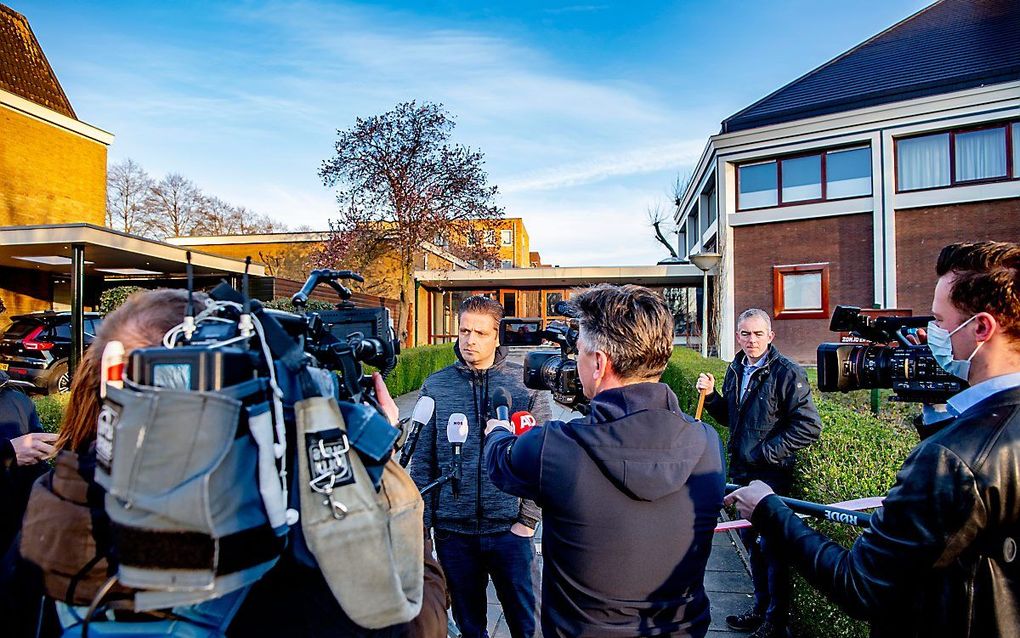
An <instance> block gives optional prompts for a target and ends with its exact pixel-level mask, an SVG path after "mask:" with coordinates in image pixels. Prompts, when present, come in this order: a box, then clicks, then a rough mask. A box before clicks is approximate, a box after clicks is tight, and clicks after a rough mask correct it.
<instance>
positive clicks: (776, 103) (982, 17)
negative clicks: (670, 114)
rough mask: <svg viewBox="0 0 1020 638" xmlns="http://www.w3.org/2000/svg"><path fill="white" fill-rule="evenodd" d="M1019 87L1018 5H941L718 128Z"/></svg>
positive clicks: (1003, 0) (966, 0)
mask: <svg viewBox="0 0 1020 638" xmlns="http://www.w3.org/2000/svg"><path fill="white" fill-rule="evenodd" d="M1012 80H1020V0H940V2H936V3H935V4H933V5H931V6H929V7H927V8H926V9H923V10H921V11H919V12H918V13H915V14H914V15H912V16H910V17H909V18H907V19H905V20H903V21H902V22H899V23H897V24H895V25H893V26H892V27H890V28H888V29H886V30H885V31H883V32H882V33H879V34H878V35H876V36H874V37H872V38H871V39H869V40H866V41H865V42H863V43H862V44H859V45H858V46H856V47H854V48H853V49H850V50H849V51H847V52H846V53H844V54H842V55H840V56H839V57H837V58H835V59H833V60H831V61H829V62H827V63H825V64H823V65H822V66H820V67H818V68H817V69H815V70H813V71H811V72H810V73H808V74H807V75H804V76H803V77H801V78H799V79H797V80H794V81H793V82H791V83H790V84H787V85H786V86H784V87H783V88H781V89H779V90H778V91H776V92H774V93H772V94H771V95H769V96H767V97H765V98H762V99H761V100H759V101H757V102H755V103H754V104H752V105H751V106H749V107H747V108H745V109H744V110H742V111H740V112H738V113H736V114H734V115H732V116H730V117H729V118H728V119H726V120H724V121H723V123H722V132H723V133H730V132H734V131H742V130H747V129H752V128H757V127H760V126H767V125H770V124H779V123H782V122H791V121H795V120H800V119H804V118H808V117H814V116H818V115H826V114H829V113H839V112H842V111H850V110H853V109H858V108H864V107H868V106H875V105H878V104H886V103H889V102H898V101H901V100H907V99H913V98H918V97H924V96H928V95H936V94H940V93H948V92H951V91H960V90H964V89H969V88H974V87H978V86H982V85H987V84H996V83H1000V82H1008V81H1012Z"/></svg>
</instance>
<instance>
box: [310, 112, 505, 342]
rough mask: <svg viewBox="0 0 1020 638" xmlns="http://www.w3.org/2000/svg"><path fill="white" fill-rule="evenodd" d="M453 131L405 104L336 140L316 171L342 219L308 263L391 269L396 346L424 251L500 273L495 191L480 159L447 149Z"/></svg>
mask: <svg viewBox="0 0 1020 638" xmlns="http://www.w3.org/2000/svg"><path fill="white" fill-rule="evenodd" d="M454 126H455V123H454V121H453V118H452V116H451V115H450V114H449V113H448V112H447V111H446V110H445V109H444V108H443V107H442V105H440V104H432V103H428V102H425V103H422V104H420V105H419V104H417V103H415V102H404V103H402V104H398V105H397V106H396V107H395V108H394V109H393V110H392V111H389V112H387V113H383V114H382V115H375V116H371V117H368V118H358V119H357V120H356V121H355V124H354V126H353V127H352V128H350V129H348V130H346V131H337V134H338V139H337V141H336V144H335V148H336V155H334V156H333V157H332V158H330V159H328V160H326V161H324V162H323V163H322V167H321V168H320V169H319V176H320V177H321V178H322V180H323V183H324V184H325V185H326V186H329V187H336V189H337V202H338V203H339V205H340V211H339V218H338V219H337V220H335V221H331V222H330V237H329V239H328V240H327V241H326V243H325V244H324V246H323V249H322V250H321V251H320V252H319V254H318V255H317V256H316V260H315V261H316V263H317V265H320V266H333V267H336V266H339V265H342V266H343V267H345V268H353V269H362V268H363V267H364V266H365V265H366V264H370V263H372V262H373V261H378V260H380V259H384V258H385V259H392V260H394V266H395V268H394V269H393V272H394V273H395V277H396V279H397V282H396V284H397V285H396V288H397V289H398V290H399V291H400V292H399V313H398V318H397V325H398V326H400V328H399V330H400V332H401V338H402V339H406V325H407V318H408V315H409V310H410V304H411V301H412V293H413V282H412V273H413V269H414V266H415V264H416V263H417V261H416V260H417V256H418V255H420V254H421V250H422V246H423V244H424V243H426V242H436V243H441V244H443V245H444V248H445V249H446V250H449V251H450V252H451V253H453V254H455V255H457V256H459V257H461V258H463V259H467V260H469V261H472V262H474V263H476V264H478V265H479V266H480V267H495V265H494V264H498V242H497V241H495V240H494V239H493V238H496V237H498V232H497V228H498V226H497V225H498V223H499V221H498V220H499V219H500V218H502V216H503V210H502V209H501V208H500V207H498V206H497V205H496V204H495V198H496V193H497V188H496V187H495V186H490V185H489V184H488V177H487V175H486V173H485V171H484V169H483V164H484V161H483V160H484V156H483V154H482V153H481V152H479V151H475V150H472V149H470V148H467V147H465V146H461V145H459V144H452V143H451V142H450V136H451V133H452V131H453V128H454Z"/></svg>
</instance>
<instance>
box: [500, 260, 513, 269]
mask: <svg viewBox="0 0 1020 638" xmlns="http://www.w3.org/2000/svg"><path fill="white" fill-rule="evenodd" d="M501 263H502V264H503V266H502V267H503V268H513V267H514V260H513V259H504V260H503V261H502V262H501Z"/></svg>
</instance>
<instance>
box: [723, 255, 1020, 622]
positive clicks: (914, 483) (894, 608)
mask: <svg viewBox="0 0 1020 638" xmlns="http://www.w3.org/2000/svg"><path fill="white" fill-rule="evenodd" d="M936 274H937V275H938V283H937V284H936V286H935V295H934V300H933V301H932V314H933V315H934V316H935V319H934V320H933V321H932V322H931V323H929V324H928V330H927V334H926V335H923V336H926V338H927V342H928V346H929V347H930V348H931V351H932V355H933V356H934V358H935V360H936V361H937V362H938V363H939V365H940V366H941V367H942V368H943V369H945V370H946V371H947V372H949V373H951V374H954V375H956V376H958V377H960V378H961V379H964V380H965V381H967V382H969V383H970V387H969V388H967V389H966V390H963V391H962V392H960V393H959V394H957V395H955V396H954V397H952V398H951V399H950V400H949V402H948V405H947V412H948V413H949V414H950V415H951V416H950V418H948V419H944V420H941V421H940V422H938V423H937V424H934V425H933V426H932V427H929V428H926V429H925V430H923V432H922V437H923V438H922V440H921V442H920V443H919V444H918V445H917V447H915V448H914V450H913V451H912V452H911V453H910V455H909V456H908V457H907V459H906V461H905V462H904V463H903V466H902V467H901V468H900V471H899V473H898V474H897V475H896V483H895V485H893V488H892V489H891V490H890V491H889V493H888V495H886V497H885V500H884V501H883V507H882V508H881V509H879V510H878V511H877V512H875V514H874V515H873V516H872V517H871V528H870V529H868V530H866V531H865V532H864V533H863V534H862V535H861V536H859V537H858V538H857V540H856V541H855V542H854V544H853V546H852V547H851V548H850V549H844V548H843V547H841V546H840V545H838V544H837V543H835V542H833V541H831V540H829V539H828V538H827V537H825V536H824V535H823V534H820V533H818V532H815V531H814V530H812V529H811V528H810V527H808V526H807V525H806V524H805V523H804V522H802V521H801V520H800V519H799V518H798V517H797V516H796V515H795V514H794V513H793V512H792V511H791V510H790V509H789V508H787V507H786V506H785V505H784V504H783V502H782V501H780V500H779V499H778V498H777V497H776V496H774V495H773V494H772V490H771V488H769V486H768V485H766V484H765V483H762V482H760V481H755V482H753V483H751V484H750V485H749V486H747V487H745V488H742V489H740V490H737V491H735V492H733V493H732V494H730V495H729V496H728V497H727V498H726V501H727V503H728V504H729V503H735V504H736V506H737V509H738V510H739V511H740V513H741V514H742V515H743V516H746V517H748V518H750V519H751V522H752V523H753V524H754V526H755V527H756V528H757V529H758V530H759V531H760V532H761V534H762V535H763V536H765V537H766V538H768V539H769V541H770V543H771V546H772V547H775V548H776V549H777V550H778V551H780V552H781V553H782V555H783V556H784V557H785V558H786V559H787V560H790V561H792V563H793V565H794V566H795V567H796V568H797V569H798V570H799V571H800V572H801V574H803V575H804V577H805V578H806V579H807V580H808V582H810V583H811V584H812V585H814V586H815V587H817V588H819V589H820V590H821V591H822V592H824V593H826V594H827V595H828V596H829V597H830V598H831V599H833V600H834V601H835V602H836V603H837V604H839V605H840V607H842V608H843V609H844V610H845V611H846V612H847V613H849V614H850V615H852V616H854V617H857V618H863V619H867V620H869V621H870V623H871V631H872V634H871V635H872V636H897V637H910V636H925V637H926V638H927V637H938V636H947V637H948V636H981V637H982V638H994V637H996V636H1016V635H1017V631H1018V630H1020V550H1018V544H1020V244H1016V243H1007V242H990V241H989V242H978V243H959V244H952V245H949V246H946V247H945V248H943V249H942V252H941V254H940V255H939V258H938V263H937V266H936Z"/></svg>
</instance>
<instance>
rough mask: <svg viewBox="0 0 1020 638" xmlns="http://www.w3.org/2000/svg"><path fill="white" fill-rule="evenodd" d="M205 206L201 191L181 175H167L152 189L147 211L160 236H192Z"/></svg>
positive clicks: (147, 202) (147, 201)
mask: <svg viewBox="0 0 1020 638" xmlns="http://www.w3.org/2000/svg"><path fill="white" fill-rule="evenodd" d="M205 207H206V198H205V197H204V196H203V195H202V191H201V190H199V188H198V186H196V185H195V184H194V182H192V181H191V180H190V179H188V178H187V177H184V176H183V175H181V174H180V173H168V174H167V175H166V177H164V178H163V179H161V180H160V181H159V182H158V183H156V184H153V185H152V188H150V189H149V196H148V198H147V200H146V209H147V210H148V212H149V214H150V215H151V216H152V225H153V228H154V229H155V230H156V233H157V234H158V235H159V236H161V237H180V236H182V235H190V234H191V232H192V231H193V230H194V228H195V225H196V224H197V223H198V221H199V219H200V218H201V216H202V214H203V211H204V210H205Z"/></svg>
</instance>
